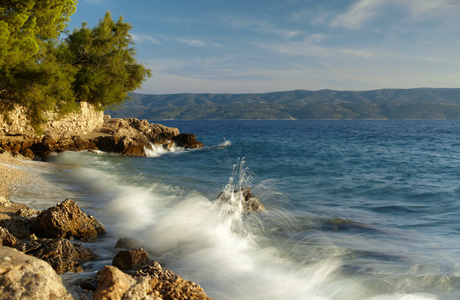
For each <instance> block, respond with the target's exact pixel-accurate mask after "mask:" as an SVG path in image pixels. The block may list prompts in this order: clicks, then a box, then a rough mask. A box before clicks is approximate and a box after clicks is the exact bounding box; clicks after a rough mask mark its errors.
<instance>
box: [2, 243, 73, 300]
mask: <svg viewBox="0 0 460 300" xmlns="http://www.w3.org/2000/svg"><path fill="white" fill-rule="evenodd" d="M0 298H1V299H21V300H39V299H74V298H73V297H72V296H71V295H70V293H69V292H68V291H67V290H66V288H65V287H64V286H63V284H62V280H61V278H60V277H59V276H58V275H57V274H56V272H55V271H54V270H53V268H51V266H50V265H49V264H48V263H46V262H45V261H43V260H40V259H38V258H35V257H32V256H29V255H26V254H24V253H21V252H19V251H17V250H16V249H13V248H8V247H0Z"/></svg>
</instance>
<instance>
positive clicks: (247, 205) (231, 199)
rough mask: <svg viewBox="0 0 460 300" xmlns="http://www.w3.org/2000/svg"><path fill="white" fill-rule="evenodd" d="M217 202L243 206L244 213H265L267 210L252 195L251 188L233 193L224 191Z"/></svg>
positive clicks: (236, 190)
mask: <svg viewBox="0 0 460 300" xmlns="http://www.w3.org/2000/svg"><path fill="white" fill-rule="evenodd" d="M217 201H219V202H222V203H229V204H233V205H234V204H236V205H241V206H242V208H243V210H244V212H264V211H265V208H264V205H263V204H262V202H260V200H259V198H257V197H256V196H254V194H252V192H251V189H250V188H249V187H243V188H239V189H235V190H233V191H223V192H222V193H220V194H219V196H218V197H217Z"/></svg>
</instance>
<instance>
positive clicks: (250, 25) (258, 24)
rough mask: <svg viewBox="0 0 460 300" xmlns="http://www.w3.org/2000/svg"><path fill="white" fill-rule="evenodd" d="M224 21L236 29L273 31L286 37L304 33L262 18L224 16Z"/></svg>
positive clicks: (262, 31)
mask: <svg viewBox="0 0 460 300" xmlns="http://www.w3.org/2000/svg"><path fill="white" fill-rule="evenodd" d="M224 22H225V23H227V24H228V25H230V26H231V27H232V28H234V29H238V30H251V31H256V32H261V33H272V34H276V35H279V36H282V37H285V38H292V37H294V36H297V35H299V34H301V33H302V31H300V30H288V29H284V28H278V27H277V26H275V25H273V24H271V23H269V22H267V21H260V20H249V19H242V18H224Z"/></svg>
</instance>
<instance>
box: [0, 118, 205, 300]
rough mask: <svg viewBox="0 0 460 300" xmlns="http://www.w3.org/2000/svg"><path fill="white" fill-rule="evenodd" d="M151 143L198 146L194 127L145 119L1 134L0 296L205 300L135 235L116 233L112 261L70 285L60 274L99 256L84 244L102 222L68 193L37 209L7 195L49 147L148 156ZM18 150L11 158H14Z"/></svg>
mask: <svg viewBox="0 0 460 300" xmlns="http://www.w3.org/2000/svg"><path fill="white" fill-rule="evenodd" d="M152 145H161V146H162V147H163V148H164V149H165V150H170V149H171V147H175V146H177V147H183V148H201V147H203V144H202V143H200V142H198V141H197V140H196V136H195V135H194V134H189V133H184V134H181V133H179V130H177V129H176V128H170V127H165V126H162V125H159V124H149V123H148V122H147V121H146V120H138V119H132V118H131V119H111V118H109V117H107V116H106V117H105V118H104V122H103V124H102V126H99V127H98V128H96V129H95V130H93V131H92V132H89V133H84V134H81V135H71V134H69V133H66V132H62V131H60V130H55V131H53V130H47V131H46V132H45V133H44V134H43V135H41V136H39V137H37V136H31V135H30V134H9V135H8V134H6V135H2V136H0V175H1V176H0V179H1V184H0V295H1V296H0V298H2V299H156V300H159V299H210V298H209V297H208V296H207V295H206V293H205V292H204V291H203V289H202V288H201V287H200V286H199V285H197V284H196V283H193V282H191V281H187V280H185V279H184V278H182V277H181V276H179V275H177V274H176V273H174V272H173V271H171V270H168V269H165V268H163V267H162V266H161V265H160V263H158V262H155V261H152V260H151V259H150V258H149V256H148V252H147V251H148V250H145V249H142V248H139V247H138V244H139V243H138V242H136V241H133V240H129V239H128V240H127V239H121V240H120V241H119V242H118V243H117V244H116V245H114V247H117V248H120V249H122V250H120V251H119V252H118V254H117V255H116V256H115V257H114V259H113V261H112V265H107V266H105V267H103V268H102V269H101V270H100V271H99V272H98V273H97V275H96V276H94V277H91V278H87V279H85V280H80V281H78V282H76V283H74V284H71V285H70V284H66V283H63V282H62V279H61V277H60V276H59V274H64V273H66V272H81V271H83V269H84V266H85V263H87V262H91V261H95V260H97V255H96V254H95V253H94V252H93V251H92V250H91V249H89V248H87V247H85V246H84V244H82V243H95V242H97V239H98V237H100V236H102V235H104V234H105V232H106V231H105V229H104V227H103V225H102V224H101V223H100V222H99V221H97V220H96V219H95V218H94V217H92V216H88V215H86V214H85V213H84V212H82V211H81V210H80V208H79V207H78V205H77V203H76V202H75V201H73V200H71V199H66V200H65V201H63V202H62V203H60V204H58V205H56V206H54V207H50V208H48V209H46V210H43V211H37V210H35V209H32V208H29V207H27V206H25V205H23V204H20V203H14V202H11V201H9V196H10V192H11V188H12V187H16V190H18V189H19V191H17V192H18V193H20V189H21V188H25V185H24V183H25V182H27V181H28V180H31V177H33V176H34V175H33V174H30V173H28V172H25V171H22V170H20V168H19V167H21V166H26V165H27V162H26V161H23V160H20V159H16V158H22V159H35V160H40V159H42V160H45V159H46V157H47V156H48V155H50V154H52V153H53V152H62V151H85V150H88V151H96V150H99V151H104V152H114V153H119V154H122V155H129V156H146V150H151V149H152ZM15 157H16V158H15Z"/></svg>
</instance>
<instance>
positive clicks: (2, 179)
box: [0, 153, 33, 220]
mask: <svg viewBox="0 0 460 300" xmlns="http://www.w3.org/2000/svg"><path fill="white" fill-rule="evenodd" d="M25 165H27V163H26V162H23V161H21V160H19V159H16V158H13V157H11V155H10V154H9V153H3V154H0V220H1V219H5V218H9V217H10V216H11V215H12V214H14V213H15V212H16V211H17V210H18V209H21V208H25V207H26V206H25V205H23V204H20V203H12V202H9V201H7V202H4V200H3V199H2V198H4V199H5V200H8V199H9V196H10V194H11V191H12V189H15V188H18V187H20V186H22V185H23V184H25V183H26V182H27V181H28V180H31V179H32V177H33V175H32V174H29V173H27V172H24V171H21V170H18V169H15V168H14V167H15V166H25Z"/></svg>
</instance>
